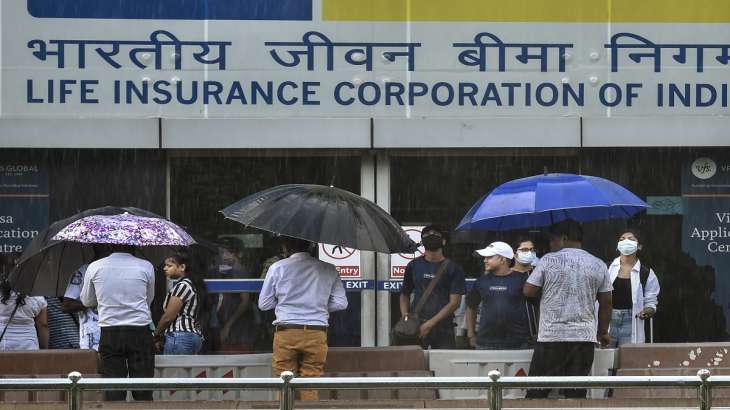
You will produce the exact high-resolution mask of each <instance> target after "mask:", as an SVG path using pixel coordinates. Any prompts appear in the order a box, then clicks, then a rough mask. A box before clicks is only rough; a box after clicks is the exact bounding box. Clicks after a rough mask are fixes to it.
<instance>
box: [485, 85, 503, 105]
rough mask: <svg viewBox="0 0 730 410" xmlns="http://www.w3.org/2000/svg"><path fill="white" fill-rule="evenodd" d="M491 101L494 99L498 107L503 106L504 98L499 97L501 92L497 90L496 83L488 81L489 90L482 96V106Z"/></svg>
mask: <svg viewBox="0 0 730 410" xmlns="http://www.w3.org/2000/svg"><path fill="white" fill-rule="evenodd" d="M489 101H494V102H495V103H496V104H497V106H498V107H501V106H502V100H501V99H500V98H499V93H498V92H497V86H496V85H494V83H488V84H487V90H486V91H484V95H483V96H482V104H481V105H482V106H485V105H487V104H488V103H489Z"/></svg>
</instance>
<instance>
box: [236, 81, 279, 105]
mask: <svg viewBox="0 0 730 410" xmlns="http://www.w3.org/2000/svg"><path fill="white" fill-rule="evenodd" d="M251 88H252V91H251V104H254V105H256V102H257V101H258V97H259V96H260V97H261V99H262V100H264V101H265V102H266V104H268V105H272V104H273V103H274V83H272V82H271V81H267V82H266V90H264V89H263V87H261V84H259V82H258V81H254V82H253V83H252V84H251ZM241 93H243V90H241Z"/></svg>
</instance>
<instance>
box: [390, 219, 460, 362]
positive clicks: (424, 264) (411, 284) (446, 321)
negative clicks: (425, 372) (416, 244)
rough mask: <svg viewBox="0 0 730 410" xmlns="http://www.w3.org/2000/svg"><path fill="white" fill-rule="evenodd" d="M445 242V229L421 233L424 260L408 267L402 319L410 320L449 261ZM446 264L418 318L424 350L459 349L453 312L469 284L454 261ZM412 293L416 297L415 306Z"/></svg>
mask: <svg viewBox="0 0 730 410" xmlns="http://www.w3.org/2000/svg"><path fill="white" fill-rule="evenodd" d="M446 240H447V238H446V230H444V229H441V228H438V227H436V226H427V227H425V228H423V230H421V242H422V243H423V247H424V248H425V250H426V251H425V253H424V255H423V256H421V257H418V258H416V259H414V260H412V261H411V262H409V263H408V265H407V266H406V272H405V277H404V278H403V287H402V288H401V293H400V311H401V315H402V316H403V317H405V316H408V313H409V312H410V311H412V310H413V309H414V308H415V306H416V304H417V303H418V301H419V300H420V299H421V296H422V295H423V293H424V292H425V290H426V288H428V285H429V284H430V283H431V280H433V278H434V277H435V276H436V273H437V272H438V270H439V267H440V266H441V264H442V263H444V262H445V261H446V257H444V252H443V248H444V246H446ZM446 263H448V264H447V265H446V269H445V271H444V273H443V276H442V277H441V279H440V280H439V281H438V283H437V284H436V286H435V287H434V289H433V291H432V292H431V294H430V295H429V296H428V298H427V300H426V302H425V304H424V305H423V308H422V309H421V311H420V312H419V314H418V317H419V318H420V319H421V320H423V323H422V324H421V344H422V346H423V347H424V348H431V349H454V348H456V339H455V336H454V311H455V310H456V308H458V307H459V303H460V302H461V295H463V294H464V293H466V284H465V281H464V269H462V267H461V266H459V265H458V264H457V263H455V262H453V261H451V260H449V261H448V262H446ZM411 293H413V294H414V295H413V302H412V304H411V300H410V296H411Z"/></svg>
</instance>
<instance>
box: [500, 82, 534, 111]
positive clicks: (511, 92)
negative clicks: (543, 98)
mask: <svg viewBox="0 0 730 410" xmlns="http://www.w3.org/2000/svg"><path fill="white" fill-rule="evenodd" d="M521 86H522V85H521V84H520V83H502V87H507V105H508V106H510V107H513V106H514V105H515V88H520V87H521ZM527 98H528V99H529V98H530V97H527ZM527 105H530V104H529V103H528V104H527Z"/></svg>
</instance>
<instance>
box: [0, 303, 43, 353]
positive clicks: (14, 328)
mask: <svg viewBox="0 0 730 410" xmlns="http://www.w3.org/2000/svg"><path fill="white" fill-rule="evenodd" d="M16 297H17V294H16V293H15V292H10V298H9V299H8V300H7V302H6V304H3V303H0V333H2V330H3V329H5V325H6V324H7V323H8V320H9V319H10V315H11V314H12V313H13V309H15V299H16ZM47 306H48V304H47V303H46V299H45V298H44V297H42V296H34V297H31V296H26V297H25V303H24V304H23V305H21V306H19V307H18V310H17V311H16V312H15V315H14V316H13V320H12V321H11V322H10V325H9V326H8V330H7V331H6V332H5V336H4V337H3V340H2V341H0V350H38V333H37V331H36V328H35V318H36V316H38V314H39V313H41V311H42V310H43V309H45V308H46V307H47Z"/></svg>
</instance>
